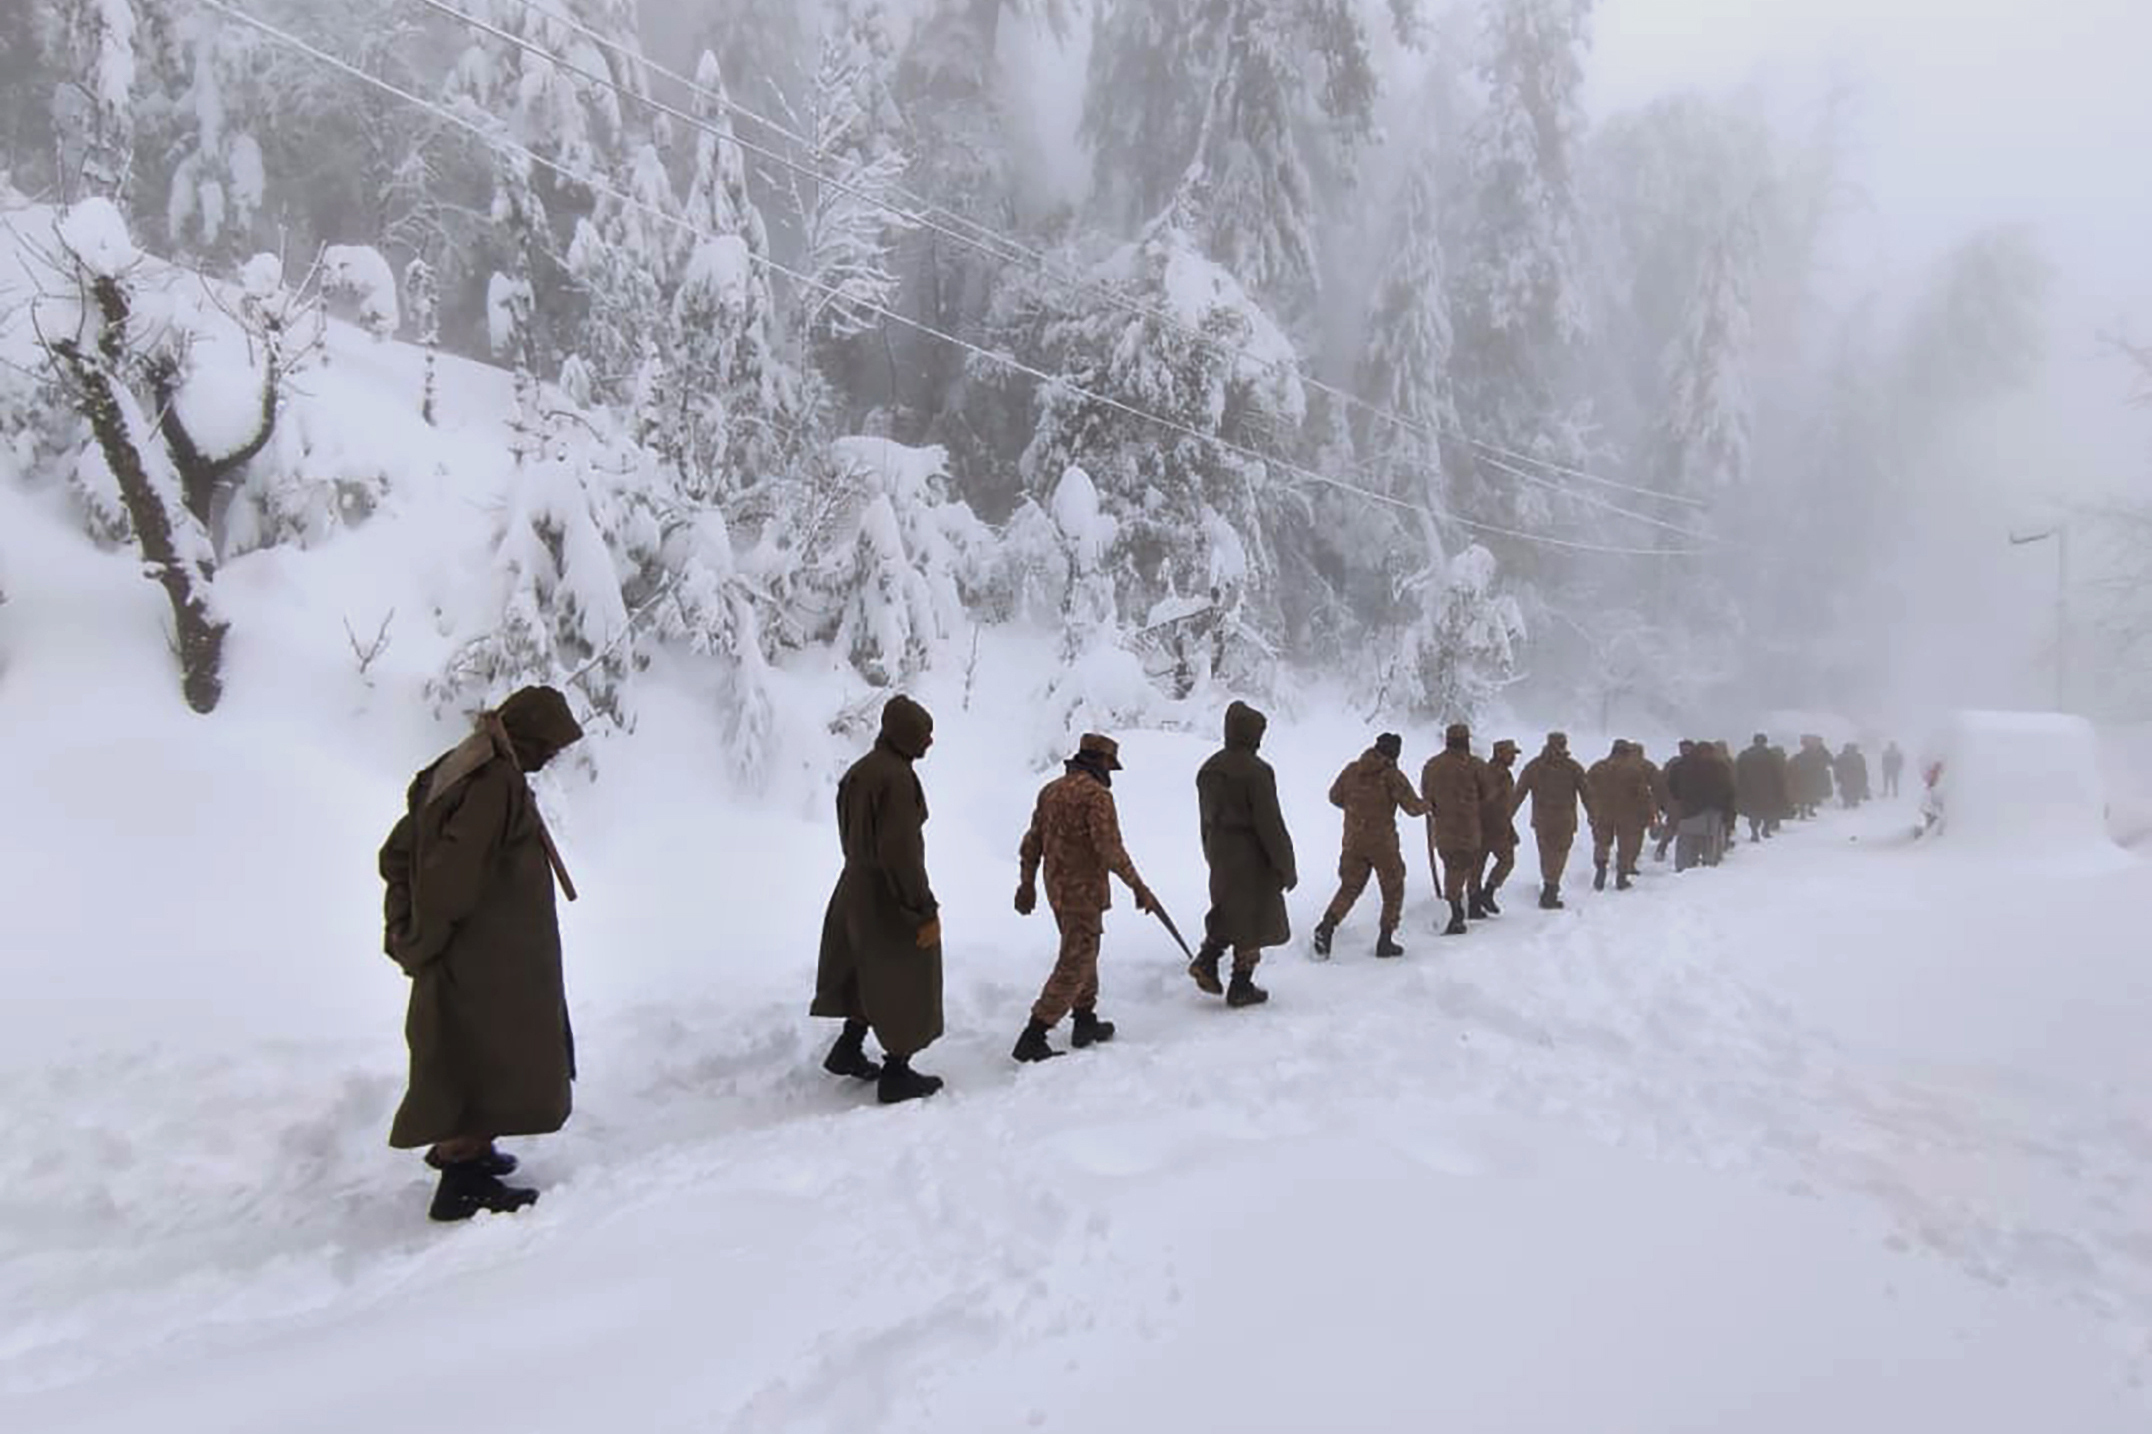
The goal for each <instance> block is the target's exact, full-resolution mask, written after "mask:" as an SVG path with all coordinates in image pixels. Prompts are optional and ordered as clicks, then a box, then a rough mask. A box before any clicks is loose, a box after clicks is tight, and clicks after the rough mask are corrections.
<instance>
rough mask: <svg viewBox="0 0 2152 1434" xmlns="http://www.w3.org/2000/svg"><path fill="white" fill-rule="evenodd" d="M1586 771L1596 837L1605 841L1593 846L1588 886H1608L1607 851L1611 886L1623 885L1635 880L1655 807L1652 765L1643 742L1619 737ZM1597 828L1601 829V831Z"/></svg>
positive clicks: (1623, 888)
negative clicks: (1607, 753) (1609, 751)
mask: <svg viewBox="0 0 2152 1434" xmlns="http://www.w3.org/2000/svg"><path fill="white" fill-rule="evenodd" d="M1587 776H1588V777H1589V779H1590V786H1591V795H1592V803H1591V805H1592V812H1593V813H1594V817H1593V822H1592V830H1593V833H1594V841H1595V843H1599V842H1603V843H1604V845H1602V846H1598V847H1597V849H1596V850H1595V851H1594V852H1593V863H1594V866H1595V867H1596V870H1595V871H1594V872H1593V876H1592V889H1593V890H1595V891H1604V890H1606V885H1607V865H1608V859H1609V858H1610V857H1611V858H1613V861H1614V876H1615V881H1614V885H1615V889H1616V890H1617V891H1627V890H1629V888H1630V886H1631V885H1632V884H1634V882H1635V881H1636V867H1637V862H1638V861H1639V860H1640V859H1642V857H1643V855H1644V836H1645V833H1647V832H1648V831H1650V829H1651V819H1652V816H1653V814H1654V813H1655V812H1656V811H1657V810H1658V800H1657V798H1655V797H1654V796H1653V795H1652V790H1651V768H1650V766H1649V765H1648V764H1647V763H1646V762H1645V761H1644V756H1643V751H1642V749H1641V748H1639V747H1638V746H1637V745H1636V744H1635V743H1634V742H1627V741H1622V742H1616V743H1615V744H1614V752H1613V755H1611V756H1609V757H1608V758H1607V759H1606V760H1605V761H1604V762H1601V763H1599V764H1598V765H1597V766H1595V767H1593V768H1592V770H1591V771H1590V772H1589V773H1588V774H1587ZM1601 833H1603V834H1604V835H1603V836H1601V835H1599V834H1601Z"/></svg>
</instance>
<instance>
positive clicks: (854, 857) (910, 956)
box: [810, 697, 942, 1105]
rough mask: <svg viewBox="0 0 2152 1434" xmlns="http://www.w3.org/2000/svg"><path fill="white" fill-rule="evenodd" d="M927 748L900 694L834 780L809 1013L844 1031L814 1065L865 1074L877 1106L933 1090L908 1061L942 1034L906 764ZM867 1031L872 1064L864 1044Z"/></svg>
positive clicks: (923, 854)
mask: <svg viewBox="0 0 2152 1434" xmlns="http://www.w3.org/2000/svg"><path fill="white" fill-rule="evenodd" d="M933 745H934V718H933V717H932V716H931V715H929V714H928V712H927V709H926V708H924V707H921V706H920V705H919V704H918V703H916V702H914V701H912V700H911V699H910V698H908V697H892V698H890V699H889V703H888V705H887V706H885V707H884V708H883V709H882V730H881V735H880V737H878V738H877V739H876V741H875V744H874V750H873V751H871V752H869V753H867V755H866V756H864V757H861V758H860V759H859V760H858V761H857V762H855V763H853V764H852V768H851V770H850V771H848V772H846V773H845V774H844V779H843V780H842V781H840V782H839V783H838V784H837V835H838V838H839V840H840V842H841V843H842V845H843V848H844V872H843V874H842V875H840V876H839V877H838V878H837V888H836V890H835V891H833V892H831V893H830V898H829V911H828V913H827V915H825V916H824V917H823V920H822V952H821V959H820V962H819V965H818V968H817V970H816V973H815V997H814V1005H813V1006H812V1007H811V1008H810V1009H811V1013H812V1014H813V1015H816V1016H820V1017H822V1018H824V1019H826V1020H841V1021H843V1022H844V1030H843V1032H842V1033H841V1034H840V1035H839V1036H838V1037H837V1040H836V1043H835V1044H834V1045H832V1046H831V1047H830V1050H829V1055H828V1056H827V1057H826V1058H825V1059H824V1060H823V1062H822V1068H823V1069H824V1070H826V1071H828V1072H829V1073H830V1074H832V1075H843V1076H851V1077H853V1078H855V1079H857V1080H863V1081H874V1082H876V1084H877V1093H878V1095H879V1097H880V1099H881V1102H882V1104H884V1105H896V1104H899V1103H900V1102H903V1101H909V1100H919V1099H922V1098H924V1097H926V1096H930V1095H933V1094H934V1093H935V1092H936V1091H938V1090H940V1089H941V1088H942V1082H941V1078H940V1077H939V1076H930V1075H921V1074H920V1073H919V1072H917V1071H915V1070H913V1069H912V1057H913V1056H915V1055H917V1054H919V1052H921V1051H923V1050H925V1049H926V1048H927V1047H928V1046H930V1045H932V1044H934V1042H935V1041H937V1040H939V1039H940V1038H941V1034H942V946H941V940H942V932H941V903H939V902H938V901H936V900H935V899H934V888H933V886H932V884H930V883H929V882H928V880H927V846H926V825H927V798H926V790H925V788H923V787H922V786H921V785H920V784H919V774H918V772H917V771H916V770H915V769H914V766H915V764H916V763H917V762H918V761H919V760H920V759H921V758H922V757H924V756H926V754H927V750H928V749H929V748H930V747H932V746H933ZM869 1030H872V1031H873V1032H874V1037H875V1039H876V1040H877V1041H879V1042H881V1046H882V1063H881V1064H880V1065H876V1064H875V1063H874V1062H873V1061H872V1060H870V1059H868V1057H867V1052H866V1040H867V1032H868V1031H869Z"/></svg>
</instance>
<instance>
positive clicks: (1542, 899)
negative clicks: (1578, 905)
mask: <svg viewBox="0 0 2152 1434" xmlns="http://www.w3.org/2000/svg"><path fill="white" fill-rule="evenodd" d="M1539 909H1540V910H1541V911H1567V910H1568V909H1569V908H1568V907H1566V906H1564V905H1562V889H1561V888H1560V887H1559V886H1555V885H1553V884H1551V883H1550V884H1548V885H1546V886H1542V887H1541V888H1539Z"/></svg>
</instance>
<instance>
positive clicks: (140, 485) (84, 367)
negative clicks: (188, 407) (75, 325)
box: [52, 278, 229, 714]
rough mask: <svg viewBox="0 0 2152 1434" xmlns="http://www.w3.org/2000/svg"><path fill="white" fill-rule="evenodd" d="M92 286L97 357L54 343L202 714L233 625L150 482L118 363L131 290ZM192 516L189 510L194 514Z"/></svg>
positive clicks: (104, 283)
mask: <svg viewBox="0 0 2152 1434" xmlns="http://www.w3.org/2000/svg"><path fill="white" fill-rule="evenodd" d="M93 292H94V294H95V296H96V299H97V307H98V310H99V312H100V313H101V314H102V316H103V319H104V332H103V333H102V334H101V335H100V336H99V339H98V350H99V356H98V357H96V358H93V357H91V356H90V355H88V354H85V353H84V352H83V351H82V349H81V347H80V345H78V344H76V343H75V342H74V341H73V340H72V339H69V340H64V341H62V342H59V343H55V344H54V345H52V352H53V354H54V356H55V357H57V358H58V359H59V360H60V361H61V363H62V364H63V365H64V366H65V367H66V369H67V370H68V372H69V374H70V375H71V376H72V377H73V379H74V380H75V383H76V384H77V386H78V387H79V389H80V391H81V401H82V413H83V417H85V418H87V419H88V420H89V423H90V431H91V433H92V434H93V435H94V436H95V437H96V439H97V446H98V449H99V451H100V452H102V453H103V454H104V459H105V463H106V466H108V467H109V468H111V470H112V476H113V478H114V480H116V481H117V483H118V485H119V490H120V499H121V501H122V502H124V503H125V504H126V507H127V516H128V518H129V519H130V520H131V521H132V522H133V524H134V531H135V541H136V542H137V543H139V544H140V545H141V548H142V557H143V562H144V568H145V571H146V572H147V574H148V576H150V577H151V578H153V579H155V580H156V582H157V584H158V586H160V587H162V588H163V589H164V594H165V597H166V598H167V599H168V600H169V601H170V602H171V604H172V627H173V633H174V637H175V642H174V649H175V651H176V652H177V653H178V656H179V667H180V690H181V692H182V693H183V694H184V695H185V696H186V699H187V705H188V706H189V707H192V708H193V709H194V710H195V711H197V712H200V713H204V714H207V713H210V712H213V711H215V710H216V707H217V703H218V701H219V700H220V699H221V698H222V697H223V696H224V636H225V633H226V632H227V631H228V630H229V626H228V624H226V623H225V622H224V621H222V620H221V619H220V618H218V617H217V616H216V614H215V611H214V609H213V608H212V607H211V604H210V598H209V588H210V584H211V583H212V582H213V581H214V580H215V578H216V569H215V567H214V565H213V564H212V563H211V562H210V560H208V559H207V558H204V559H201V560H199V561H189V560H187V559H185V558H182V557H181V556H180V552H179V544H178V540H177V538H176V537H175V535H174V531H173V523H174V515H173V513H172V511H171V510H170V508H169V507H168V506H167V504H166V502H165V500H164V497H163V495H161V494H160V493H159V492H158V491H157V488H156V485H155V484H154V483H152V482H151V480H150V476H149V469H148V468H147V466H146V465H145V464H144V462H143V459H142V452H141V449H140V448H139V447H138V446H137V444H136V441H135V435H134V432H133V429H132V427H131V425H130V424H129V423H128V421H127V410H126V406H125V404H124V403H123V402H122V401H121V397H120V391H119V389H118V386H117V384H118V379H117V376H116V375H117V371H118V368H117V362H116V360H118V359H119V358H120V357H121V356H123V355H124V352H125V343H126V339H125V335H126V327H127V318H128V304H127V295H126V291H125V290H124V289H122V288H121V287H120V283H119V281H118V280H116V279H110V278H101V279H98V280H96V281H95V283H94V285H93ZM190 516H191V515H190Z"/></svg>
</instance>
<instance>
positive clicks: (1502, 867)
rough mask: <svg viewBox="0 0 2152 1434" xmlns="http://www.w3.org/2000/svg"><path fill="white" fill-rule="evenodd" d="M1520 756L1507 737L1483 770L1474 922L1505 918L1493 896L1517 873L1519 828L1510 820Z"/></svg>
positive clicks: (1495, 749) (1515, 746) (1499, 743)
mask: <svg viewBox="0 0 2152 1434" xmlns="http://www.w3.org/2000/svg"><path fill="white" fill-rule="evenodd" d="M1517 756H1518V752H1517V744H1516V743H1515V742H1512V741H1510V740H1509V739H1508V738H1507V737H1505V738H1503V739H1502V740H1501V741H1499V742H1497V743H1495V744H1494V755H1493V756H1492V757H1490V758H1489V759H1488V760H1487V761H1486V763H1485V764H1484V765H1482V766H1481V768H1480V775H1481V777H1483V778H1484V779H1485V781H1486V788H1485V789H1484V790H1483V791H1482V792H1481V793H1480V858H1479V868H1478V869H1479V872H1480V875H1479V878H1478V880H1477V882H1476V883H1475V885H1476V886H1477V887H1478V894H1477V896H1476V897H1475V898H1474V901H1475V903H1476V905H1475V907H1474V909H1473V910H1472V912H1471V913H1470V914H1471V917H1472V919H1473V920H1475V921H1479V920H1483V919H1485V918H1487V917H1489V916H1500V915H1501V914H1502V908H1501V907H1500V906H1497V905H1496V904H1495V899H1494V895H1495V893H1496V892H1498V891H1500V890H1501V889H1502V883H1504V882H1506V881H1508V880H1509V877H1510V873H1511V872H1513V871H1515V870H1516V869H1517V826H1516V823H1515V822H1514V821H1512V820H1511V819H1510V811H1511V806H1512V803H1513V802H1514V801H1515V799H1516V796H1517ZM1489 862H1492V863H1493V866H1492V867H1491V868H1490V867H1489V866H1488V863H1489Z"/></svg>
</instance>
